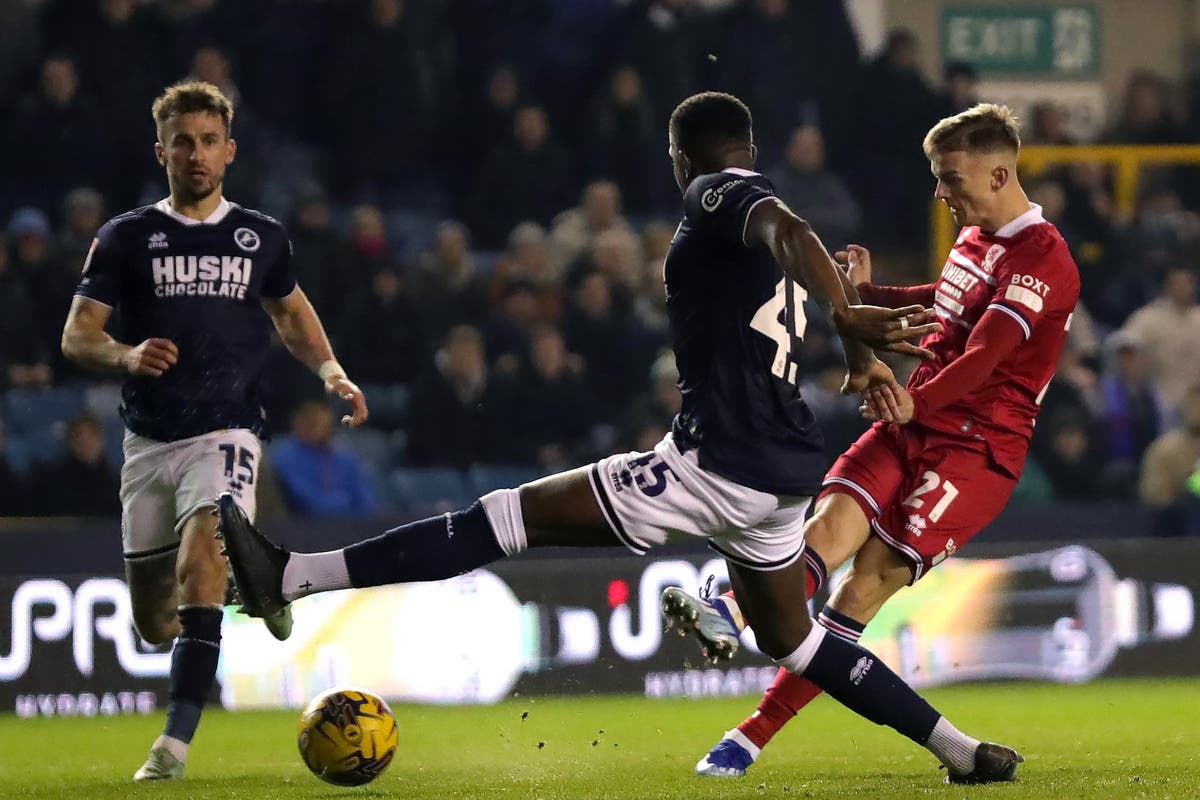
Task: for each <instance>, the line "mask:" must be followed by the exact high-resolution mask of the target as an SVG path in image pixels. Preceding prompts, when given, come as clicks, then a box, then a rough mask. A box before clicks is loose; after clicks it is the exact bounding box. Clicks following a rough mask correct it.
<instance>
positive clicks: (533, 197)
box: [469, 106, 571, 248]
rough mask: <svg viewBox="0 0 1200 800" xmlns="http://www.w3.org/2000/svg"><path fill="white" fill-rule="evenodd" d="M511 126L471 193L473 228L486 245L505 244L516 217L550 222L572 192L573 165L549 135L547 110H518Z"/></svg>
mask: <svg viewBox="0 0 1200 800" xmlns="http://www.w3.org/2000/svg"><path fill="white" fill-rule="evenodd" d="M512 130H513V135H512V140H511V142H509V143H502V144H500V145H498V146H497V147H496V148H495V149H494V150H493V151H492V152H491V155H489V156H488V158H487V160H486V161H485V163H484V165H483V169H482V171H481V173H480V175H479V177H478V179H477V180H476V181H475V186H474V189H473V190H472V192H471V201H470V203H469V210H470V223H471V230H473V231H475V233H476V235H477V237H478V239H479V243H480V245H482V246H483V247H486V248H499V247H501V246H503V244H504V241H505V237H507V236H508V233H509V231H511V230H512V228H513V226H514V225H516V224H517V223H518V222H523V221H525V220H532V221H534V222H538V223H541V224H543V225H544V224H546V223H548V222H549V221H550V218H551V217H553V216H554V214H555V213H556V212H557V211H558V210H559V209H561V208H562V207H563V205H564V204H565V203H566V199H567V197H568V196H569V195H570V186H571V174H570V164H569V162H568V160H567V154H566V151H564V150H563V149H562V148H561V147H560V146H559V145H558V144H557V143H556V142H555V141H554V140H553V139H552V138H551V135H550V122H549V120H548V119H547V118H546V112H545V110H544V109H542V108H540V107H539V106H526V107H524V108H521V109H519V110H518V111H517V112H516V114H515V115H514V116H513V126H512Z"/></svg>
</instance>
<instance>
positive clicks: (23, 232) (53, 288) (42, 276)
mask: <svg viewBox="0 0 1200 800" xmlns="http://www.w3.org/2000/svg"><path fill="white" fill-rule="evenodd" d="M8 235H9V238H10V240H11V241H12V269H13V271H14V272H16V273H17V274H18V275H20V276H21V280H22V281H23V282H24V283H25V287H26V288H27V289H28V291H29V296H30V299H31V300H32V301H33V307H34V308H35V309H36V310H37V312H36V315H35V318H34V322H35V326H34V327H35V329H36V331H37V334H38V336H39V338H40V339H41V341H42V349H43V351H44V352H45V353H47V354H48V356H49V358H50V361H49V363H50V366H51V367H52V368H58V367H60V366H61V365H62V364H65V363H66V360H65V359H64V358H62V357H61V352H60V348H59V342H60V340H61V339H62V331H63V324H64V323H65V322H66V320H67V310H68V309H70V307H71V297H72V295H73V294H74V292H75V284H76V282H77V280H78V276H79V270H80V269H81V268H82V266H83V265H82V264H80V265H78V266H73V267H71V268H69V269H68V268H65V267H64V266H63V265H62V264H60V263H59V262H58V261H56V260H55V259H54V258H53V257H52V252H51V244H52V239H51V231H50V221H49V220H48V219H47V218H46V215H45V214H43V213H42V212H41V211H39V210H38V209H36V208H30V207H24V208H18V209H17V210H16V212H15V213H14V214H13V216H12V219H11V220H9V223H8Z"/></svg>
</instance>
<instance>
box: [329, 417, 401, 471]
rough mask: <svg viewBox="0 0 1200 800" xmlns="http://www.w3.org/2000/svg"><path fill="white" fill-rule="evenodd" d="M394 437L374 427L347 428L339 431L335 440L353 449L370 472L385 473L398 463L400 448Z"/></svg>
mask: <svg viewBox="0 0 1200 800" xmlns="http://www.w3.org/2000/svg"><path fill="white" fill-rule="evenodd" d="M392 438H393V437H392V435H391V434H388V433H385V432H384V431H379V430H374V429H373V428H347V429H344V430H342V431H339V432H338V434H337V436H336V438H335V442H336V443H337V444H340V445H342V446H344V447H347V448H349V449H350V450H352V451H353V452H354V454H355V455H356V456H358V460H359V461H360V462H361V463H362V465H363V468H364V469H365V470H367V471H368V472H371V473H380V474H384V473H386V472H387V471H388V469H389V468H390V467H391V466H392V465H393V464H394V463H396V454H397V450H398V448H397V447H396V445H395V444H394V443H393V441H392Z"/></svg>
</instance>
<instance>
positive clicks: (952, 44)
mask: <svg viewBox="0 0 1200 800" xmlns="http://www.w3.org/2000/svg"><path fill="white" fill-rule="evenodd" d="M942 58H943V60H944V61H966V62H967V63H969V64H971V65H973V66H974V67H975V69H977V70H979V72H980V73H981V74H984V75H1024V76H1030V77H1033V76H1037V77H1043V78H1057V79H1063V78H1091V77H1094V76H1095V75H1096V73H1097V72H1098V71H1099V69H1100V15H1099V13H1098V12H1097V11H1096V8H1095V7H1094V6H1086V5H1004V6H965V5H958V6H948V7H946V8H944V9H943V10H942Z"/></svg>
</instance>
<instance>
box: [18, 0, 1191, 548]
mask: <svg viewBox="0 0 1200 800" xmlns="http://www.w3.org/2000/svg"><path fill="white" fill-rule="evenodd" d="M268 30H269V31H270V33H269V35H263V32H264V31H268ZM185 76H192V77H195V78H200V79H203V80H207V81H210V82H212V83H214V84H216V85H218V86H219V87H220V88H221V89H222V90H223V91H224V92H225V93H226V94H227V95H229V96H230V97H232V98H234V99H235V100H236V102H237V112H236V118H235V120H234V126H233V133H234V137H235V138H236V139H237V140H238V143H239V150H238V158H237V162H236V164H235V165H233V166H232V167H231V168H230V170H229V173H228V180H227V184H226V188H225V192H226V195H227V196H228V197H230V198H231V199H232V200H234V201H236V202H239V203H241V204H243V205H247V206H250V207H255V208H261V209H263V210H265V211H268V212H270V213H274V214H276V215H278V216H280V218H282V219H284V220H285V221H286V223H287V224H288V226H289V230H290V233H291V236H292V239H293V242H294V245H295V256H294V264H295V268H296V270H297V273H298V276H299V280H300V283H301V285H302V286H303V287H304V289H305V291H306V292H307V293H308V295H309V297H310V298H311V299H312V301H313V304H314V306H315V307H316V308H317V310H318V311H319V312H320V314H321V316H322V319H324V320H325V322H326V325H327V327H328V328H329V333H330V336H331V338H332V340H333V342H334V345H335V348H336V351H337V353H338V355H339V358H340V360H341V361H342V363H343V364H344V365H345V366H346V368H347V370H348V371H349V374H350V375H351V376H352V377H353V378H354V379H355V380H356V381H357V382H358V383H359V384H360V385H362V386H363V387H364V390H365V391H366V394H367V398H368V401H369V403H370V405H371V411H372V416H371V423H370V427H369V428H367V429H364V430H357V431H349V432H343V433H335V428H336V426H335V424H334V417H333V412H332V410H331V409H330V408H329V407H328V406H327V405H325V404H324V402H323V401H322V399H321V393H320V386H319V384H318V382H317V381H316V380H315V379H313V378H312V376H311V375H308V374H307V373H305V372H304V370H303V368H302V367H300V366H299V365H297V364H296V362H294V361H293V360H291V359H289V358H288V357H286V354H284V353H283V351H282V349H281V348H279V349H278V350H279V352H278V353H277V355H278V356H279V357H278V358H273V359H272V360H271V362H270V363H269V365H268V369H267V375H266V379H265V380H266V397H265V406H266V408H267V410H268V414H269V419H270V420H271V424H272V427H273V429H274V432H275V434H276V437H275V443H274V445H273V447H272V448H271V468H270V469H269V470H266V471H265V472H266V473H267V475H266V480H265V481H263V484H264V485H261V486H260V489H259V491H260V508H261V509H262V511H263V512H264V513H266V514H271V513H272V512H273V511H276V512H280V513H282V511H283V509H287V510H290V511H291V512H293V513H302V514H328V515H362V514H372V513H376V512H378V511H380V510H384V509H396V508H399V509H408V510H412V509H416V508H420V509H422V510H428V509H429V508H430V507H431V506H437V505H439V504H444V505H445V506H446V507H455V506H457V505H460V504H461V503H462V501H463V500H464V499H469V498H470V497H473V496H475V495H477V494H479V493H481V492H482V491H486V490H488V489H491V488H495V487H496V486H500V485H512V484H513V482H514V481H518V482H519V481H521V480H524V479H527V478H529V477H531V476H534V475H537V474H541V473H543V472H547V471H550V470H553V469H556V468H560V467H563V466H570V465H575V464H579V463H585V462H586V461H588V460H590V459H592V458H594V457H596V456H598V455H601V454H604V453H608V452H611V451H613V449H614V448H620V447H625V448H629V449H639V450H644V449H649V448H650V446H651V445H652V444H653V443H654V442H655V441H657V439H659V438H660V437H661V436H662V435H663V433H664V432H665V431H666V430H667V428H668V426H669V421H670V419H671V417H672V415H673V414H674V412H675V410H676V409H677V408H678V406H679V402H680V401H679V395H678V392H677V390H676V389H675V385H674V381H675V371H674V364H673V363H672V359H671V356H670V354H669V350H668V349H666V348H667V345H668V341H667V330H666V325H667V323H666V315H665V306H664V298H663V292H662V262H663V258H664V256H665V253H666V250H667V248H668V246H669V244H670V240H671V237H672V234H673V231H674V226H675V223H676V222H677V219H678V215H679V210H678V209H679V198H678V192H677V190H676V189H675V187H674V184H673V182H672V180H671V174H670V170H669V169H668V160H667V155H666V149H667V148H666V137H665V130H666V120H667V117H668V115H669V113H670V111H671V109H672V107H673V106H674V104H675V103H676V102H677V101H678V99H680V98H682V97H684V96H686V95H687V94H689V93H691V92H692V91H695V90H698V89H702V88H718V89H724V90H728V91H731V92H733V93H735V94H737V95H739V96H740V97H742V98H743V99H744V100H746V101H747V102H748V103H749V105H750V106H751V108H752V109H753V110H754V112H755V135H756V139H757V143H758V146H759V151H760V162H759V163H760V168H761V169H762V170H763V171H764V172H765V173H766V174H767V175H769V176H770V177H771V178H772V180H773V181H774V182H775V185H776V186H777V188H778V190H779V194H780V195H781V197H783V199H784V200H785V201H786V202H787V203H788V204H789V206H791V207H792V208H793V209H794V210H795V211H796V212H797V213H798V214H799V215H801V216H803V217H805V218H807V219H809V220H810V221H812V223H813V224H814V227H815V228H816V229H817V231H818V232H819V233H820V234H821V235H822V237H823V239H824V240H825V242H826V243H827V245H829V246H830V249H831V250H832V249H836V248H840V247H841V246H843V245H844V244H845V243H847V242H850V241H857V242H860V243H862V244H865V245H867V246H869V247H871V248H872V249H873V250H874V251H875V253H876V263H877V264H878V267H877V276H878V277H877V279H878V280H882V281H884V282H888V281H891V282H915V281H917V280H921V279H925V280H927V279H928V278H927V277H926V276H927V275H928V269H927V267H928V258H927V257H926V255H925V254H926V252H927V246H928V243H927V241H926V231H927V229H928V221H929V198H930V195H931V192H932V184H931V180H930V178H929V172H928V165H927V163H926V162H925V159H924V156H923V155H922V153H921V150H920V147H919V144H920V141H921V139H922V137H923V135H924V133H925V131H926V129H927V128H928V127H929V126H930V125H931V124H932V123H933V122H934V121H936V120H937V119H939V118H941V117H942V116H946V115H949V114H951V113H955V112H957V111H959V110H961V109H963V108H966V107H968V106H970V105H971V104H973V103H974V102H976V100H977V99H978V98H977V96H976V85H977V77H976V75H975V73H974V71H973V70H972V68H971V67H970V65H967V64H950V65H947V68H946V70H945V73H944V75H942V76H940V80H938V81H930V79H929V77H928V76H926V75H924V74H922V72H921V71H920V69H919V67H918V59H917V40H916V39H915V36H914V35H913V34H912V33H911V32H908V31H903V30H896V31H893V32H891V33H890V34H889V36H888V37H887V41H886V44H885V46H884V47H883V49H882V50H881V52H880V53H879V54H877V55H874V56H872V57H870V58H864V57H863V56H862V54H861V53H860V52H859V45H858V43H857V40H856V38H855V35H854V32H853V29H852V27H851V24H850V21H849V20H848V19H847V17H846V15H845V12H844V9H843V3H842V2H841V0H805V2H803V3H800V2H795V0H746V1H745V2H736V1H735V0H635V1H634V2H614V1H613V0H572V1H571V2H563V1H562V0H462V1H461V2H440V1H439V0H369V1H368V2H355V3H353V4H351V3H341V2H337V3H335V2H322V1H321V0H173V1H170V2H168V1H167V0H161V1H160V2H142V3H139V2H136V0H42V1H40V2H34V1H33V0H23V1H19V2H16V3H7V4H4V5H3V6H0V114H2V118H3V119H4V123H3V125H2V126H0V141H2V142H3V143H4V145H5V146H6V147H5V152H7V153H9V154H10V164H9V166H10V167H11V168H10V169H6V170H5V171H4V172H2V173H0V223H2V232H0V381H2V384H3V386H4V388H5V395H4V400H3V410H4V414H3V426H2V427H0V453H2V454H3V460H0V514H3V515H19V514H32V515H43V514H81V515H90V514H94V515H115V514H117V513H119V506H118V501H117V482H118V481H117V474H116V469H117V468H118V466H119V463H120V438H121V423H120V420H119V418H117V417H116V416H115V409H116V407H117V402H118V392H117V389H116V388H115V385H114V384H108V383H97V382H96V379H95V377H94V376H88V375H84V374H82V373H81V372H79V371H78V370H76V369H74V368H73V367H72V366H71V365H70V364H68V363H67V362H66V361H65V360H64V359H63V358H62V357H61V355H60V353H59V346H58V342H59V337H60V334H61V330H62V324H63V321H64V319H65V316H66V312H67V308H68V306H69V303H70V297H71V294H72V291H73V289H74V286H75V284H76V283H77V281H78V277H79V271H80V265H81V264H82V262H83V259H84V256H85V254H86V252H87V249H88V247H89V245H90V243H91V240H92V237H93V235H94V232H95V230H96V229H97V227H98V226H99V225H100V224H101V223H102V222H103V221H104V220H105V219H107V218H108V217H109V216H112V215H113V214H116V213H119V212H121V211H124V210H126V209H128V208H131V207H134V206H137V205H142V204H146V203H150V202H154V201H156V200H158V199H159V198H161V197H162V196H163V194H164V192H165V188H164V187H165V183H164V181H163V176H162V174H161V168H159V167H158V165H157V164H156V163H155V162H154V160H153V154H152V149H151V146H150V145H151V143H152V139H151V136H152V127H151V120H150V115H149V104H150V101H151V99H152V98H153V97H154V95H155V94H156V93H157V92H159V91H160V90H161V88H162V87H163V86H164V85H166V84H167V83H170V82H172V81H174V80H177V79H180V78H183V77H185ZM1176 95H1177V92H1176V91H1175V90H1174V88H1173V87H1172V86H1171V85H1170V84H1169V82H1168V81H1167V80H1166V79H1165V78H1163V77H1161V76H1158V75H1154V74H1150V73H1145V72H1138V73H1135V74H1133V75H1131V76H1130V77H1129V81H1128V87H1127V91H1126V94H1125V97H1124V98H1123V100H1122V102H1121V104H1120V107H1119V109H1118V110H1117V114H1116V115H1115V117H1114V121H1113V124H1112V125H1111V126H1110V127H1109V128H1108V130H1107V131H1106V132H1105V133H1104V135H1103V137H1102V141H1104V142H1109V143H1124V144H1129V143H1139V144H1157V143H1181V142H1189V141H1195V140H1196V136H1197V131H1200V102H1192V103H1191V104H1190V105H1189V104H1188V103H1186V102H1182V101H1178V100H1177V97H1176ZM1195 99H1196V100H1200V92H1197V96H1196V98H1195ZM882 119H886V120H887V124H886V125H882V124H879V120H882ZM1024 137H1025V141H1026V143H1038V144H1068V143H1075V142H1073V140H1072V139H1071V136H1070V135H1069V134H1068V132H1067V126H1066V120H1065V117H1064V115H1063V113H1062V112H1061V110H1059V109H1057V108H1055V107H1053V106H1049V105H1047V106H1041V107H1038V108H1037V109H1036V111H1035V112H1034V113H1033V114H1032V118H1031V119H1029V120H1027V121H1026V127H1025V131H1024ZM1031 185H1032V189H1031V199H1033V200H1034V201H1035V202H1037V203H1040V204H1041V205H1042V206H1043V207H1044V209H1045V216H1046V217H1047V218H1048V219H1049V220H1051V221H1052V222H1054V223H1055V224H1056V225H1058V227H1059V228H1060V230H1061V231H1062V233H1063V235H1064V236H1065V238H1066V240H1067V241H1068V243H1070V245H1071V246H1072V248H1073V251H1074V254H1075V257H1076V260H1077V261H1078V263H1079V266H1080V270H1081V274H1082V278H1083V299H1082V304H1081V307H1080V308H1079V310H1078V311H1077V313H1076V315H1075V319H1074V324H1073V326H1072V329H1071V339H1070V342H1069V347H1068V351H1067V352H1066V353H1065V355H1064V357H1063V363H1062V364H1061V366H1060V369H1059V371H1058V374H1057V377H1056V378H1055V380H1054V381H1053V383H1052V384H1051V386H1050V387H1049V390H1048V392H1047V393H1046V396H1045V400H1044V410H1043V412H1042V416H1041V418H1040V422H1039V425H1038V428H1037V434H1036V436H1035V440H1034V450H1033V458H1032V459H1031V460H1030V462H1029V464H1028V467H1027V470H1026V475H1025V477H1024V479H1023V481H1022V484H1021V486H1020V488H1019V489H1018V493H1017V495H1016V499H1015V501H1014V502H1026V503H1037V502H1049V501H1051V500H1080V501H1088V500H1096V499H1110V498H1114V497H1123V498H1130V499H1140V500H1141V501H1142V502H1145V503H1148V504H1151V505H1154V506H1157V507H1161V508H1164V509H1168V510H1169V511H1168V512H1167V516H1166V517H1165V518H1167V519H1176V517H1174V516H1172V514H1174V513H1175V511H1177V510H1178V511H1179V517H1178V518H1179V519H1182V518H1184V517H1185V516H1186V513H1185V512H1183V511H1182V510H1180V509H1183V508H1185V507H1186V506H1187V504H1194V503H1197V502H1200V499H1197V498H1198V497H1200V466H1198V462H1200V358H1197V357H1196V350H1195V342H1196V341H1197V340H1200V305H1197V276H1198V274H1200V272H1198V265H1197V262H1196V260H1195V257H1194V255H1193V254H1194V253H1195V252H1197V246H1198V245H1200V215H1198V214H1197V213H1196V211H1195V210H1194V209H1196V208H1197V207H1200V202H1198V201H1200V191H1198V190H1200V181H1197V180H1196V177H1195V175H1194V174H1193V173H1191V172H1188V171H1186V170H1182V169H1173V170H1168V171H1162V172H1154V173H1150V172H1146V173H1145V174H1143V176H1142V180H1141V184H1140V191H1139V196H1138V201H1137V205H1136V208H1135V210H1134V213H1133V214H1132V215H1131V216H1128V217H1127V218H1126V216H1124V215H1121V214H1119V213H1117V212H1116V210H1115V205H1114V199H1113V191H1112V176H1111V175H1110V174H1109V173H1108V172H1107V171H1106V170H1105V168H1103V167H1102V166H1101V165H1098V164H1092V163H1080V164H1076V165H1073V166H1071V167H1068V168H1061V169H1052V170H1048V171H1047V172H1045V173H1044V174H1042V175H1040V176H1037V177H1036V179H1035V180H1033V181H1032V184H1031ZM914 254H916V255H914ZM914 263H918V264H920V265H921V267H920V270H923V271H920V270H914V269H913V268H912V266H911V265H913V264H914ZM118 324H119V321H118ZM833 342H834V338H833V337H832V336H830V332H829V331H828V330H827V329H825V328H824V327H823V326H822V325H821V324H820V322H819V315H818V314H815V313H814V314H811V315H810V325H809V329H808V334H807V336H806V348H805V351H804V359H805V365H804V366H805V370H804V373H805V374H806V375H808V376H809V377H808V379H807V380H806V381H805V383H804V386H803V391H804V393H805V396H806V397H807V398H808V400H809V402H810V404H812V405H813V406H814V407H815V409H816V411H817V413H818V414H819V415H820V416H821V417H822V418H823V420H824V421H825V429H826V432H827V439H828V445H829V451H830V453H831V455H833V454H836V453H837V452H840V450H841V449H842V448H844V447H845V446H846V445H848V444H849V443H850V442H851V441H853V439H854V438H855V437H856V436H857V434H858V433H859V432H860V431H861V430H862V429H863V427H864V426H865V423H864V422H862V421H861V420H860V419H859V418H858V415H857V401H856V400H855V399H853V398H849V399H848V398H843V397H840V396H839V395H838V393H837V388H838V385H839V383H840V380H841V367H840V366H839V365H840V360H839V359H840V356H839V353H838V352H837V351H836V350H835V346H834V343H833ZM1181 527H1183V525H1182V524H1174V525H1167V526H1165V529H1168V530H1175V529H1179V528H1181Z"/></svg>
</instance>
